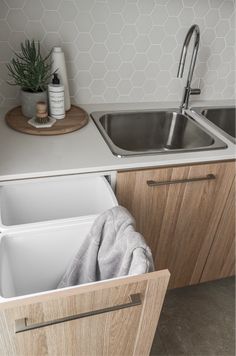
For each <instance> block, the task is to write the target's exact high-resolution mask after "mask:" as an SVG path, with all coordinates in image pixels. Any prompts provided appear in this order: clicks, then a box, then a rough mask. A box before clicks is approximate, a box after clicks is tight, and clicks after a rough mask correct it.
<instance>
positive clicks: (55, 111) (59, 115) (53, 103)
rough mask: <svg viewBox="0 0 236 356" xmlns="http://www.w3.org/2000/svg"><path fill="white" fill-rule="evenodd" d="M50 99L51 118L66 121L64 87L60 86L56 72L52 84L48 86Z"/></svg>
mask: <svg viewBox="0 0 236 356" xmlns="http://www.w3.org/2000/svg"><path fill="white" fill-rule="evenodd" d="M48 98H49V109H50V116H51V117H53V118H54V119H64V117H65V97H64V85H62V84H60V80H59V78H58V75H57V73H56V72H54V73H53V79H52V83H51V84H49V85H48Z"/></svg>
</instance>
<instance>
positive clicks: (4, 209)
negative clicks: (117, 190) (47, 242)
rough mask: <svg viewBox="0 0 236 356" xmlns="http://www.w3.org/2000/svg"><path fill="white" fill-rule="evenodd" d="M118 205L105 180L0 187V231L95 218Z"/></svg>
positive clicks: (74, 179) (77, 180)
mask: <svg viewBox="0 0 236 356" xmlns="http://www.w3.org/2000/svg"><path fill="white" fill-rule="evenodd" d="M115 205H117V200H116V198H115V195H114V193H113V191H112V189H111V187H110V185H109V183H108V182H107V180H106V179H105V177H99V176H96V177H88V176H86V177H66V178H63V179H62V178H60V179H48V180H47V179H46V178H45V179H44V180H41V181H37V182H33V181H31V182H27V181H22V182H19V183H14V184H9V185H5V186H1V187H0V224H1V226H2V228H10V227H11V228H12V227H18V226H20V225H21V226H22V225H28V224H34V223H40V222H45V221H47V222H49V221H55V220H57V222H58V220H64V219H70V218H77V217H81V216H96V215H98V214H100V213H101V212H103V211H105V210H106V209H109V208H111V207H113V206H115Z"/></svg>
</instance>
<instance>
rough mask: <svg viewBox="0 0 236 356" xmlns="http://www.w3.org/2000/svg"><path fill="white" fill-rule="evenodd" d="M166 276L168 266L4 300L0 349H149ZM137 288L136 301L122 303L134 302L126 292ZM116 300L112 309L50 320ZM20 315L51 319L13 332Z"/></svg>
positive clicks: (87, 353)
mask: <svg viewBox="0 0 236 356" xmlns="http://www.w3.org/2000/svg"><path fill="white" fill-rule="evenodd" d="M168 280H169V272H168V271H159V272H153V273H149V274H145V275H139V276H131V277H126V278H121V279H116V280H110V281H104V282H100V283H97V284H90V285H85V286H79V287H75V288H69V289H65V290H60V291H56V292H53V293H48V294H44V295H40V296H34V297H31V298H21V299H20V300H18V301H17V300H15V301H10V302H8V303H7V302H6V303H2V304H0V354H1V355H4V356H5V355H6V356H19V355H22V356H26V355H27V356H34V355H35V356H42V355H52V356H55V355H57V356H59V355H61V356H65V355H70V356H71V355H84V356H96V355H98V356H101V355H102V356H106V355H107V356H111V355H116V356H118V355H122V356H123V355H127V356H129V355H142V356H145V355H149V352H150V348H151V345H152V340H153V337H154V333H155V329H156V325H157V322H158V319H159V314H160V311H161V307H162V303H163V299H164V296H165V292H166V288H167V284H168ZM137 294H138V295H140V303H137V305H136V304H135V303H134V305H132V303H131V305H129V306H128V307H126V308H122V305H123V304H127V303H130V302H132V301H131V300H130V295H137ZM134 301H135V300H134ZM114 306H115V307H117V308H116V309H117V310H115V311H109V310H108V311H107V312H104V313H98V314H97V315H93V316H86V317H83V318H80V319H75V320H72V321H65V322H61V323H53V321H54V320H55V321H57V320H58V319H60V318H68V316H70V317H71V316H73V315H77V314H81V313H87V312H95V314H96V311H99V310H101V309H103V308H112V307H114ZM24 318H27V324H28V325H32V324H33V325H34V324H38V323H44V324H45V323H47V322H52V325H49V326H45V325H44V326H43V327H36V328H35V329H33V330H26V331H23V332H19V333H16V332H15V331H16V330H15V325H16V321H18V320H21V319H24ZM36 326H37V325H36Z"/></svg>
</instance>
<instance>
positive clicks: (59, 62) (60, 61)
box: [52, 47, 71, 111]
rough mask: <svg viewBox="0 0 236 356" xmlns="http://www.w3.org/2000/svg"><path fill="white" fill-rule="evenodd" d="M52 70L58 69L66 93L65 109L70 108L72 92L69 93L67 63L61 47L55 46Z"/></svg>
mask: <svg viewBox="0 0 236 356" xmlns="http://www.w3.org/2000/svg"><path fill="white" fill-rule="evenodd" d="M52 70H53V72H54V71H55V70H57V74H58V77H59V79H60V83H61V84H63V86H64V95H65V110H66V111H68V110H70V107H71V103H70V93H69V84H68V78H67V72H66V63H65V56H64V52H63V51H62V48H61V47H53V50H52Z"/></svg>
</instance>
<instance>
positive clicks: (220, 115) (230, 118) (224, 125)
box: [192, 107, 236, 143]
mask: <svg viewBox="0 0 236 356" xmlns="http://www.w3.org/2000/svg"><path fill="white" fill-rule="evenodd" d="M192 110H193V111H196V112H198V113H200V114H202V115H203V116H204V117H205V118H207V120H209V121H210V122H211V123H212V124H213V125H215V126H217V128H218V129H219V130H220V131H221V133H223V135H225V136H226V137H227V138H228V139H229V140H231V141H232V142H234V143H236V131H235V122H236V118H235V107H228V108H227V107H225V108H210V107H207V108H206V107H205V108H193V109H192Z"/></svg>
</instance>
